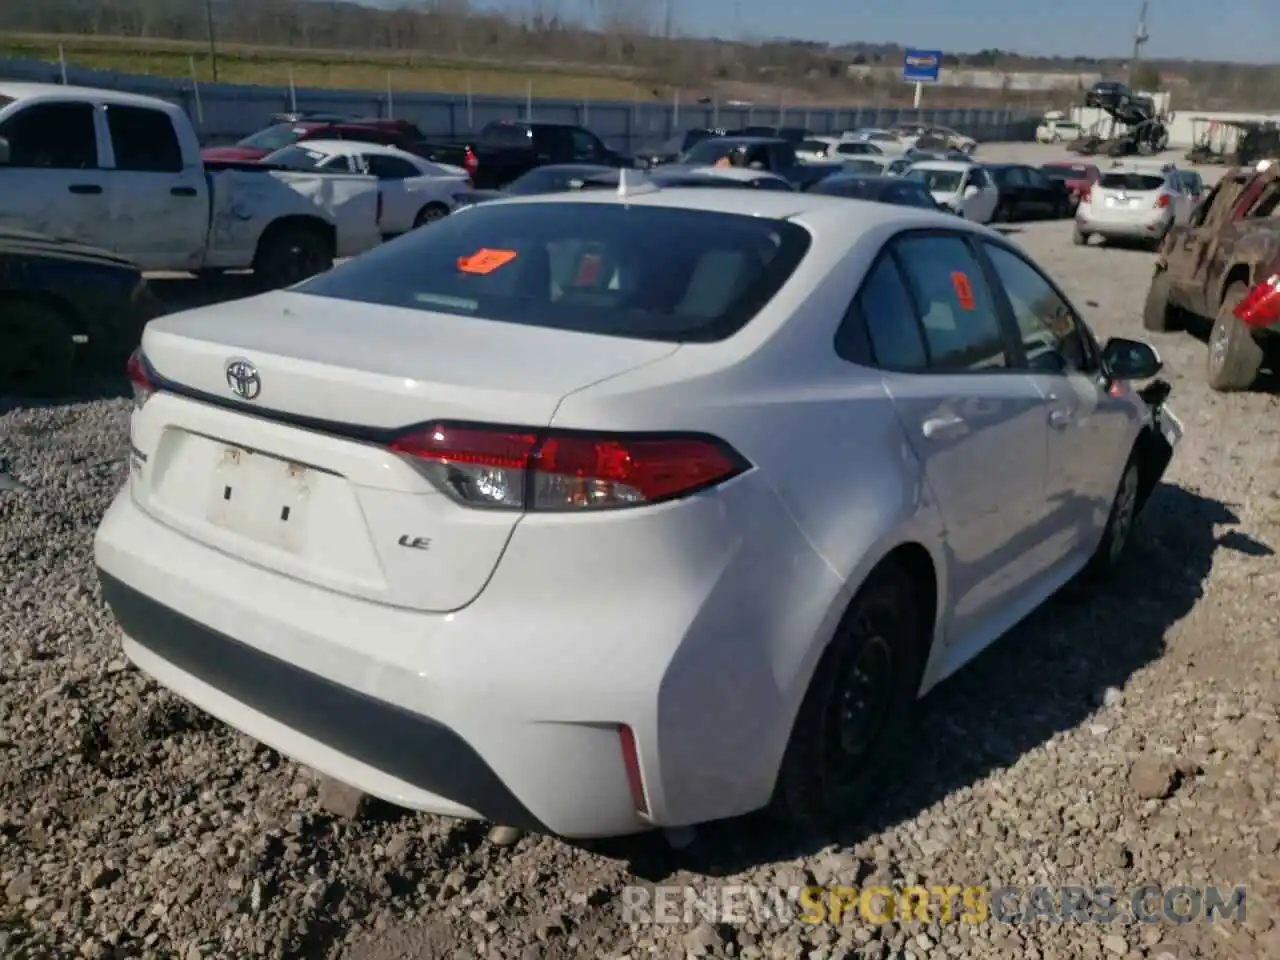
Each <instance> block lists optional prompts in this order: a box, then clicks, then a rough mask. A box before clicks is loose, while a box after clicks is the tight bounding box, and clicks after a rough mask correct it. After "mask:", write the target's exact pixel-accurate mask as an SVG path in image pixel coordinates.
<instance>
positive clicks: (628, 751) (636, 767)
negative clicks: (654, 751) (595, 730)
mask: <svg viewBox="0 0 1280 960" xmlns="http://www.w3.org/2000/svg"><path fill="white" fill-rule="evenodd" d="M618 740H619V743H620V744H621V746H622V765H623V766H624V767H626V769H627V786H628V787H629V788H630V789H631V802H632V803H633V804H635V808H636V809H637V810H639V811H640V812H641V813H643V814H645V815H646V816H647V815H648V813H649V800H648V798H647V797H646V796H645V795H644V777H643V776H641V775H640V750H639V749H638V748H637V747H636V735H635V733H633V732H632V730H631V728H630V727H627V726H620V727H618Z"/></svg>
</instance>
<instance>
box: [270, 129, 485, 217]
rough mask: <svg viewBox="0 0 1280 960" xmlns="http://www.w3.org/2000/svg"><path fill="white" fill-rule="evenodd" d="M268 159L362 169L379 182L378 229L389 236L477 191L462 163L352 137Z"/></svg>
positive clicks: (294, 166) (303, 166)
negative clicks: (426, 157) (436, 160)
mask: <svg viewBox="0 0 1280 960" xmlns="http://www.w3.org/2000/svg"><path fill="white" fill-rule="evenodd" d="M263 163H266V164H270V165H274V166H280V167H288V168H289V169H291V170H326V171H334V172H341V173H360V174H364V175H366V176H371V177H375V178H377V181H378V201H379V204H378V232H379V233H380V234H382V236H383V237H384V238H387V237H396V236H399V235H400V234H402V233H408V232H409V231H410V230H416V229H417V228H418V227H422V226H426V225H427V224H428V223H433V222H434V221H436V220H439V219H440V218H441V217H447V216H448V215H449V214H451V213H453V211H454V210H456V209H457V208H458V206H459V205H460V204H462V203H465V202H466V199H465V195H466V194H468V193H470V192H471V177H470V176H469V175H468V173H467V171H465V170H463V169H461V168H459V167H450V166H446V165H444V164H441V163H432V162H431V161H430V160H423V159H422V158H421V157H418V156H415V155H414V154H412V153H409V152H407V151H405V150H399V149H397V148H395V147H384V146H382V145H381V144H376V143H357V142H352V141H350V140H308V141H307V142H305V143H299V144H296V145H294V146H292V147H285V148H284V149H283V150H277V151H276V152H275V153H272V154H268V155H267V156H266V158H264V160H263Z"/></svg>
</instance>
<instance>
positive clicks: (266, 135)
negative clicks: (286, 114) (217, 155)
mask: <svg viewBox="0 0 1280 960" xmlns="http://www.w3.org/2000/svg"><path fill="white" fill-rule="evenodd" d="M307 131H308V128H307V127H300V126H298V125H297V124H294V123H277V124H276V125H275V126H272V127H267V128H266V129H265V130H259V131H258V132H257V133H255V134H253V135H252V136H248V137H245V138H244V139H243V140H241V141H240V142H239V143H238V144H236V146H238V147H249V148H251V149H253V150H266V151H268V152H270V151H272V150H279V149H280V148H281V147H287V146H288V145H289V144H291V143H294V142H296V141H297V139H298V138H299V137H301V136H302V135H303V134H305V133H306V132H307Z"/></svg>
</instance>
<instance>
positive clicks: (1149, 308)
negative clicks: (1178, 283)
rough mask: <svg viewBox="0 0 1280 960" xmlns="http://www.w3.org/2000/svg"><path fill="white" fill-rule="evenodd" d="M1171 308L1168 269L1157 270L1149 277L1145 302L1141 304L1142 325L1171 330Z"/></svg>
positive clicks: (1150, 328)
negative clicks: (1149, 281) (1149, 284)
mask: <svg viewBox="0 0 1280 960" xmlns="http://www.w3.org/2000/svg"><path fill="white" fill-rule="evenodd" d="M1173 326H1174V322H1173V308H1172V307H1170V306H1169V271H1168V270H1159V271H1157V272H1156V274H1155V275H1154V276H1153V277H1152V278H1151V288H1150V289H1149V290H1148V291H1147V300H1146V303H1144V304H1143V305H1142V327H1143V329H1144V330H1153V331H1156V332H1157V333H1162V332H1164V331H1166V330H1172V329H1173Z"/></svg>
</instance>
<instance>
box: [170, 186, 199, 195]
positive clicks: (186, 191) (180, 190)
mask: <svg viewBox="0 0 1280 960" xmlns="http://www.w3.org/2000/svg"><path fill="white" fill-rule="evenodd" d="M169 192H170V193H171V194H173V195H174V196H175V197H194V196H195V195H196V188H195V187H171V188H170V189H169Z"/></svg>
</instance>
